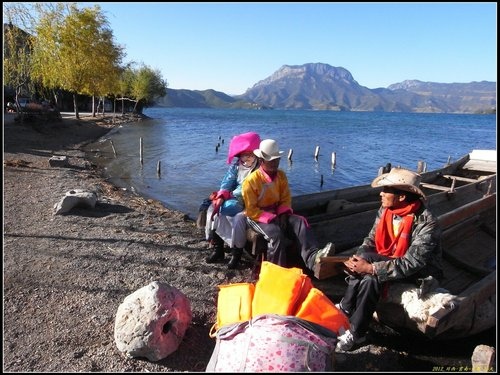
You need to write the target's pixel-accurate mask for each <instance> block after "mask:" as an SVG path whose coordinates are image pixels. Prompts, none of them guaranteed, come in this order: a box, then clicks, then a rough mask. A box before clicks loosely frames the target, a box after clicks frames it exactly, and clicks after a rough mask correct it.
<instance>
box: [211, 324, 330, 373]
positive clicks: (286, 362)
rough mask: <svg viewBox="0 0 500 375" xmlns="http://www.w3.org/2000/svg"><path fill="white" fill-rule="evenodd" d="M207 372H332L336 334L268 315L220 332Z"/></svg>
mask: <svg viewBox="0 0 500 375" xmlns="http://www.w3.org/2000/svg"><path fill="white" fill-rule="evenodd" d="M216 338H217V341H216V344H215V349H214V351H213V353H212V356H211V358H210V361H209V363H208V366H207V368H206V371H207V372H231V373H234V372H306V371H307V372H309V371H314V372H317V371H332V370H333V368H334V363H333V361H334V353H335V345H336V342H337V340H336V335H335V333H333V332H332V331H330V330H328V329H325V328H324V327H322V326H320V325H318V324H315V323H311V322H308V321H306V320H303V319H300V318H297V317H295V316H283V315H277V314H264V315H259V316H256V317H254V318H252V319H251V320H249V321H246V322H240V323H235V324H231V325H226V326H224V327H222V328H221V329H219V330H218V331H217V333H216Z"/></svg>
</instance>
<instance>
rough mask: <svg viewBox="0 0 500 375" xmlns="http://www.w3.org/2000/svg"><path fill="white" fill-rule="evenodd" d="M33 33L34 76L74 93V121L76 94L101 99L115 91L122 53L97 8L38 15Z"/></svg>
mask: <svg viewBox="0 0 500 375" xmlns="http://www.w3.org/2000/svg"><path fill="white" fill-rule="evenodd" d="M64 7H65V8H64ZM35 30H36V36H37V37H36V39H35V40H36V42H35V47H34V50H33V52H34V53H33V54H34V59H33V60H34V75H35V77H37V79H39V80H40V81H41V82H42V83H43V85H44V86H46V87H50V88H58V89H59V88H61V89H64V90H67V91H69V92H72V93H73V105H74V109H75V117H76V118H79V108H78V102H77V95H78V94H81V95H89V96H95V95H97V96H104V95H107V94H109V93H111V92H114V91H116V90H117V86H116V85H117V83H118V78H119V74H120V63H121V59H122V57H123V52H122V48H121V47H119V46H117V45H116V44H115V43H114V41H113V32H112V30H111V29H109V26H108V21H107V19H106V17H105V16H104V15H103V14H102V12H101V9H100V7H99V6H98V5H96V6H94V7H92V8H83V9H78V8H77V6H76V4H75V3H72V4H69V5H65V4H59V6H58V7H57V8H56V9H53V10H50V11H45V12H42V13H41V16H40V20H39V23H38V24H37V26H36V28H35Z"/></svg>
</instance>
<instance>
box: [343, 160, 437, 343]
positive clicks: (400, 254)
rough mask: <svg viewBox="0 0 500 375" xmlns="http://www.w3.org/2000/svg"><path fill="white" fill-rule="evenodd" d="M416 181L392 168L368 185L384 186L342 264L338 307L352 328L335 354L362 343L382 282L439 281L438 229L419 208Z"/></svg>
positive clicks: (421, 204) (422, 207)
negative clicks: (364, 231)
mask: <svg viewBox="0 0 500 375" xmlns="http://www.w3.org/2000/svg"><path fill="white" fill-rule="evenodd" d="M420 180H421V176H420V175H419V174H417V173H415V172H412V171H410V170H407V169H403V168H394V169H392V170H391V171H390V172H389V173H385V174H382V175H380V176H378V177H377V178H375V180H373V182H372V184H371V186H372V187H379V186H382V187H383V190H382V191H381V193H380V197H381V207H380V209H379V211H378V213H377V217H376V219H375V222H374V224H373V227H372V229H371V230H370V232H369V234H368V236H367V237H366V238H365V239H364V241H363V244H362V245H361V246H360V247H359V248H358V250H357V252H356V254H355V255H353V256H352V257H351V258H350V259H349V260H347V261H346V262H345V263H344V264H345V266H346V268H347V270H346V271H347V272H348V273H349V276H348V277H347V278H346V281H347V283H348V286H347V290H346V292H345V295H344V297H343V298H342V300H341V301H340V303H339V304H338V305H337V307H339V308H340V309H341V310H342V311H344V313H345V314H346V315H347V316H348V317H349V320H350V324H351V327H350V329H349V330H348V331H346V333H345V334H344V335H342V336H340V337H339V341H338V343H337V350H340V351H349V350H353V349H354V348H355V347H357V346H359V345H361V344H363V343H364V342H365V341H366V332H367V331H368V325H369V323H370V320H371V318H372V316H373V313H374V311H375V309H376V306H377V302H378V300H379V298H380V295H381V292H382V288H383V286H384V284H385V283H386V282H393V281H405V282H413V281H414V282H418V281H419V279H421V278H422V279H423V278H427V277H429V276H430V277H432V278H435V279H436V280H439V279H441V278H442V275H443V273H442V266H441V247H440V235H441V230H440V229H439V227H438V223H437V221H436V218H435V217H434V216H433V214H432V213H431V212H430V211H429V210H428V209H427V207H426V206H425V205H424V200H425V194H424V193H423V192H422V190H420V188H419V184H420Z"/></svg>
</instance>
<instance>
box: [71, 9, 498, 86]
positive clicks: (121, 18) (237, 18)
mask: <svg viewBox="0 0 500 375" xmlns="http://www.w3.org/2000/svg"><path fill="white" fill-rule="evenodd" d="M78 4H79V7H83V6H92V5H95V4H98V5H99V6H100V7H101V9H102V11H103V13H104V15H105V16H106V17H107V19H108V21H109V25H110V28H111V29H112V30H113V34H114V37H115V42H116V43H117V44H119V45H121V46H123V47H124V51H125V53H126V56H125V58H124V62H130V61H135V62H137V63H143V64H145V65H147V66H149V67H151V68H153V69H158V70H159V71H160V72H161V74H162V77H163V79H165V80H166V81H167V85H168V88H172V89H189V90H206V89H214V90H216V91H222V92H224V93H226V94H229V95H239V94H243V93H244V92H245V91H246V90H247V89H249V88H251V87H252V86H253V85H254V84H256V83H257V82H259V81H261V80H263V79H266V78H267V77H269V76H271V75H272V74H273V73H274V72H276V71H277V70H278V69H279V68H281V67H282V66H283V65H303V64H306V63H325V64H329V65H331V66H334V67H342V68H345V69H347V70H348V71H349V72H350V73H351V74H352V76H353V78H354V79H355V80H356V81H357V82H358V83H359V84H360V85H362V86H365V87H368V88H370V89H374V88H378V87H387V86H389V85H391V84H393V83H398V82H402V81H404V80H411V79H416V80H420V81H424V82H440V83H453V82H460V83H467V82H472V81H493V82H496V79H497V5H496V2H477V3H459V2H455V3H439V2H438V3H433V2H420V3H398V2H395V3H389V2H381V3H349V2H345V3H331V2H326V3H324V2H311V3H302V2H298V3H296V2H289V3H277V2H271V3H264V2H241V3H240V2H235V3H220V2H213V3H197V2H187V3H185V2H183V3H176V2H174V3H170V2H141V3H139V2H127V3H125V2H109V3H108V2H102V3H93V2H92V3H91V2H84V3H78Z"/></svg>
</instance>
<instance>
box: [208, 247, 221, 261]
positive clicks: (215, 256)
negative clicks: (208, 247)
mask: <svg viewBox="0 0 500 375" xmlns="http://www.w3.org/2000/svg"><path fill="white" fill-rule="evenodd" d="M223 260H224V249H216V250H214V252H213V253H212V254H210V256H209V257H207V258H205V261H206V262H207V263H215V262H220V261H223Z"/></svg>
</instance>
